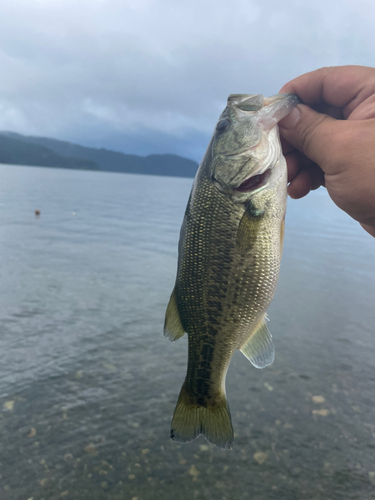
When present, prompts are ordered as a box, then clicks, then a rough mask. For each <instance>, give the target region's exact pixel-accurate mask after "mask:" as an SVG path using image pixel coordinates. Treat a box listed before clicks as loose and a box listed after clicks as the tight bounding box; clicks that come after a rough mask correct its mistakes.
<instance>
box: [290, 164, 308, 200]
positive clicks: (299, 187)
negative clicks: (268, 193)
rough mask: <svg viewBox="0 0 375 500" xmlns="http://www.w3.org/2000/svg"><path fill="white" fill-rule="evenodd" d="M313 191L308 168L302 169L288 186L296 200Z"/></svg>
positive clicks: (291, 195)
mask: <svg viewBox="0 0 375 500" xmlns="http://www.w3.org/2000/svg"><path fill="white" fill-rule="evenodd" d="M310 191H311V183H310V177H309V174H308V172H307V171H306V170H302V171H301V172H300V173H299V174H298V175H297V177H295V179H293V181H292V182H291V183H290V184H289V186H288V194H289V196H290V197H291V198H293V199H294V200H298V199H299V198H303V197H304V196H306V195H307V194H309V192H310Z"/></svg>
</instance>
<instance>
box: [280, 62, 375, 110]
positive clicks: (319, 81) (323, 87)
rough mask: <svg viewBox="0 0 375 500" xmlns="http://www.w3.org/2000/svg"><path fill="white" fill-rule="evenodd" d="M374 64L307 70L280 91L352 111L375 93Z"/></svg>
mask: <svg viewBox="0 0 375 500" xmlns="http://www.w3.org/2000/svg"><path fill="white" fill-rule="evenodd" d="M374 88H375V68H369V67H366V66H332V67H329V68H321V69H317V70H315V71H311V72H309V73H305V74H304V75H301V76H299V77H297V78H295V79H294V80H291V81H290V82H288V83H287V84H285V85H284V86H283V87H282V89H281V90H280V93H286V92H290V93H292V94H297V95H298V96H299V97H300V98H301V99H302V101H303V102H304V103H305V104H308V105H309V106H311V107H313V106H315V105H317V104H319V103H322V102H325V103H327V104H330V105H332V106H335V107H338V108H345V109H344V114H345V115H348V114H350V113H351V112H352V111H353V109H355V108H356V107H357V106H358V105H359V104H360V103H361V102H363V101H364V100H366V99H367V98H368V97H369V96H370V95H371V94H373V93H374Z"/></svg>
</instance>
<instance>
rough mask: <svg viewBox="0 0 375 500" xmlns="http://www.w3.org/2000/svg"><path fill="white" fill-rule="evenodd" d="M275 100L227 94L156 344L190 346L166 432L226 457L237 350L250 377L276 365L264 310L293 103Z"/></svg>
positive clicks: (275, 267) (270, 292) (279, 239)
mask: <svg viewBox="0 0 375 500" xmlns="http://www.w3.org/2000/svg"><path fill="white" fill-rule="evenodd" d="M298 102H299V101H298V97H297V96H295V95H291V94H278V95H275V96H272V97H269V98H264V97H263V96H262V95H249V94H235V95H230V96H229V98H228V104H227V107H226V108H225V110H224V111H223V113H222V114H221V116H220V118H219V121H218V123H217V125H216V129H215V132H214V134H213V137H212V139H211V142H210V144H209V146H208V149H207V151H206V154H205V156H204V158H203V160H202V163H201V164H200V167H199V169H198V172H197V175H196V177H195V180H194V184H193V188H192V191H191V194H190V198H189V201H188V204H187V208H186V212H185V217H184V221H183V224H182V227H181V233H180V242H179V257H178V269H177V279H176V285H175V288H174V290H173V292H172V295H171V298H170V302H169V304H168V307H167V312H166V318H165V325H164V335H165V336H166V337H168V338H169V339H170V340H172V341H174V340H177V339H178V338H180V337H181V336H182V335H183V334H184V333H185V332H187V334H188V339H189V342H188V344H189V356H188V367H187V375H186V379H185V382H184V384H183V386H182V389H181V392H180V396H179V398H178V402H177V406H176V409H175V411H174V415H173V419H172V427H171V438H172V439H173V440H175V441H179V442H187V441H191V440H193V439H195V438H196V437H197V436H198V435H200V434H203V435H204V436H205V438H206V439H207V440H208V441H209V442H211V443H213V444H215V445H217V446H218V447H220V448H231V446H232V442H233V428H232V423H231V417H230V412H229V407H228V403H227V399H226V394H225V378H226V373H227V370H228V366H229V363H230V360H231V358H232V356H233V353H234V352H235V350H236V349H240V350H241V351H242V353H243V354H244V355H245V356H246V357H247V358H248V359H249V361H250V362H251V363H252V364H253V365H254V366H255V367H257V368H264V367H266V366H268V365H270V364H271V363H272V362H273V360H274V356H275V350H274V346H273V343H272V338H271V335H270V333H269V331H268V328H267V325H266V319H267V317H266V310H267V307H268V306H269V304H270V302H271V300H272V298H273V296H274V292H275V288H276V283H277V280H278V276H279V268H280V260H281V253H282V244H283V236H284V218H285V210H286V198H287V190H286V189H287V169H286V162H285V158H284V157H283V155H282V151H281V145H280V139H279V134H278V127H277V123H278V121H279V120H281V118H283V117H284V116H286V115H287V114H288V113H290V111H291V110H292V109H293V107H294V106H295V105H296V104H297V103H298Z"/></svg>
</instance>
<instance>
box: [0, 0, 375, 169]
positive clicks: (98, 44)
mask: <svg viewBox="0 0 375 500" xmlns="http://www.w3.org/2000/svg"><path fill="white" fill-rule="evenodd" d="M374 25H375V2H374V0H340V1H338V0H311V1H306V0H294V1H292V0H282V1H280V0H271V1H267V0H254V1H252V0H212V1H211V0H210V1H205V0H182V1H179V0H3V1H2V2H1V3H0V130H10V131H14V132H20V133H22V134H29V135H41V136H47V137H54V138H58V139H64V140H70V141H72V142H77V143H79V144H83V145H88V146H94V147H107V148H112V149H116V150H120V151H123V152H129V153H136V154H140V155H146V154H150V153H176V154H181V155H183V156H187V157H190V158H193V159H195V160H198V161H199V160H200V159H201V157H202V155H203V153H204V150H205V148H206V145H207V142H208V140H209V138H210V136H211V134H212V131H213V128H214V126H215V124H216V121H217V118H218V116H219V114H220V113H221V111H222V109H223V108H224V107H225V104H226V98H227V96H228V94H230V93H262V94H264V95H272V94H275V93H277V92H278V90H279V89H280V87H281V86H282V85H283V84H284V83H285V82H286V81H288V80H290V79H291V78H293V77H295V76H298V75H299V74H301V73H304V72H306V71H310V70H313V69H316V68H319V67H321V66H327V65H341V64H363V65H367V66H374V65H375V62H374V58H375V36H374Z"/></svg>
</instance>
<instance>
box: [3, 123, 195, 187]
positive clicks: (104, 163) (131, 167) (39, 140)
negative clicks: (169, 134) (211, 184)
mask: <svg viewBox="0 0 375 500" xmlns="http://www.w3.org/2000/svg"><path fill="white" fill-rule="evenodd" d="M0 163H11V164H23V165H39V166H50V167H64V168H84V169H90V170H102V171H107V172H127V173H134V174H150V175H169V176H178V177H194V176H195V173H196V171H197V168H198V164H197V163H196V162H194V161H192V160H189V159H187V158H183V157H181V156H178V155H172V154H164V155H149V156H137V155H128V154H124V153H120V152H118V151H111V150H109V149H104V148H101V149H97V148H87V147H84V146H80V145H78V144H74V143H71V142H66V141H60V140H57V139H50V138H47V137H33V136H24V135H21V134H16V133H14V132H0Z"/></svg>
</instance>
